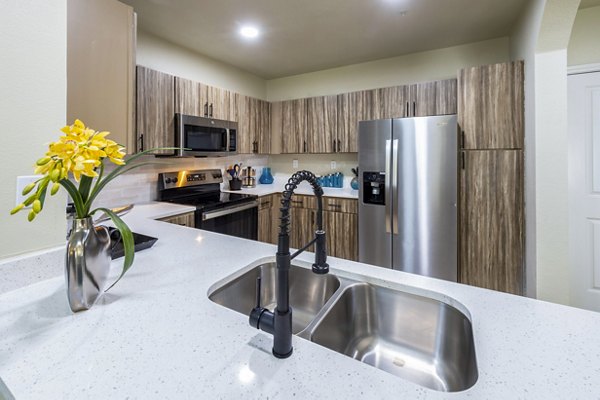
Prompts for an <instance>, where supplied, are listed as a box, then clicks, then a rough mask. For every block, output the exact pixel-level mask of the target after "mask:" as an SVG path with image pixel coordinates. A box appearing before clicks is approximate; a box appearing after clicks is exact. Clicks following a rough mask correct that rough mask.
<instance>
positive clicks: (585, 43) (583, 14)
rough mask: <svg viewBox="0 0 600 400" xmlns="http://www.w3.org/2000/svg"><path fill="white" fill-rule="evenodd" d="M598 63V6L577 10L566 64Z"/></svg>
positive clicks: (599, 38) (599, 47)
mask: <svg viewBox="0 0 600 400" xmlns="http://www.w3.org/2000/svg"><path fill="white" fill-rule="evenodd" d="M594 63H600V6H598V7H590V8H584V9H583V10H579V11H578V12H577V16H576V17H575V24H574V25H573V32H572V33H571V40H570V41H569V48H568V64H569V65H581V64H594Z"/></svg>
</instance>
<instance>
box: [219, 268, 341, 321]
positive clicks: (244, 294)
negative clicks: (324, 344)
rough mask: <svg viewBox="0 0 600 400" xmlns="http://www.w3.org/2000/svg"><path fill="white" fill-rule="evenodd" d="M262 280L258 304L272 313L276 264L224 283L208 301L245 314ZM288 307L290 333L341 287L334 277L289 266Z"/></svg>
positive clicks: (315, 312)
mask: <svg viewBox="0 0 600 400" xmlns="http://www.w3.org/2000/svg"><path fill="white" fill-rule="evenodd" d="M259 276H260V277H261V282H262V288H261V296H260V298H261V305H262V306H263V307H265V308H268V309H270V310H273V308H275V303H276V292H275V283H276V276H277V268H276V264H275V263H267V264H261V265H259V266H257V267H255V268H253V269H251V270H250V271H248V272H246V273H245V274H244V275H242V276H240V277H238V278H236V279H234V280H232V281H231V282H228V283H226V284H224V285H223V286H221V287H219V288H217V289H216V290H215V291H214V292H212V293H211V294H210V295H209V296H208V298H209V299H210V300H212V301H214V302H215V303H217V304H220V305H222V306H224V307H227V308H230V309H232V310H235V311H238V312H240V313H242V314H244V315H249V314H250V311H251V310H252V308H253V307H254V306H255V305H256V278H258V277H259ZM289 279H290V305H291V307H292V309H293V314H292V331H293V333H298V332H300V331H302V330H303V329H304V328H306V326H308V324H309V323H310V322H311V321H312V320H313V319H314V318H315V317H316V315H317V313H318V312H319V311H320V310H321V309H322V308H323V306H324V305H325V303H326V302H327V300H329V299H330V298H331V296H333V294H334V293H335V291H336V290H337V289H338V288H339V287H340V281H339V280H338V278H336V277H335V276H334V275H331V274H328V275H317V274H314V273H313V272H312V271H311V270H309V269H306V268H302V267H298V266H295V265H292V267H291V268H290V278H289Z"/></svg>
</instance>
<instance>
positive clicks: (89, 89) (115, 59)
mask: <svg viewBox="0 0 600 400" xmlns="http://www.w3.org/2000/svg"><path fill="white" fill-rule="evenodd" d="M67 20H68V23H67V122H68V123H69V124H71V123H73V121H74V120H75V119H76V118H78V119H81V120H82V121H83V122H84V123H85V124H86V125H89V126H91V127H92V128H94V129H97V130H102V131H109V132H110V133H111V134H110V136H109V138H110V139H112V140H114V141H116V142H117V143H121V144H123V145H124V146H125V147H126V151H127V153H129V154H131V153H134V152H135V151H136V145H135V123H134V122H135V117H134V115H135V103H134V102H135V47H136V33H135V32H136V25H135V15H134V13H133V8H131V7H129V6H127V5H125V4H123V3H121V2H118V1H116V0H88V1H79V0H68V1H67ZM90 21H93V23H90ZM42 63H43V61H42Z"/></svg>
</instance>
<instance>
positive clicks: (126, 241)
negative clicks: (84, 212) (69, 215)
mask: <svg viewBox="0 0 600 400" xmlns="http://www.w3.org/2000/svg"><path fill="white" fill-rule="evenodd" d="M96 211H103V212H105V213H106V215H108V216H109V217H110V219H111V220H112V222H113V223H114V224H115V227H116V228H117V229H118V230H119V233H121V240H122V241H123V248H124V250H125V257H124V259H123V271H121V275H119V277H118V278H117V280H116V281H114V282H113V284H112V285H110V286H109V287H108V289H106V290H105V292H108V291H109V290H110V289H111V288H112V287H113V286H115V285H116V283H117V282H119V281H120V280H121V278H122V277H123V276H124V275H125V273H126V272H127V271H128V270H129V268H131V265H132V264H133V259H134V255H135V251H134V243H133V233H131V229H129V227H128V226H127V224H126V223H125V222H123V220H122V219H121V217H119V216H118V215H117V214H115V213H114V212H113V211H112V210H110V209H108V208H102V207H101V208H96V209H95V210H94V211H92V212H91V213H90V215H93V214H94V213H95V212H96Z"/></svg>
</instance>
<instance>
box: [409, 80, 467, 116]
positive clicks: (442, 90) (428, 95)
mask: <svg viewBox="0 0 600 400" xmlns="http://www.w3.org/2000/svg"><path fill="white" fill-rule="evenodd" d="M456 85H457V80H456V79H447V80H441V81H432V82H423V83H417V84H414V85H410V86H407V87H406V89H405V92H408V95H407V103H406V109H405V113H404V115H405V116H408V117H428V116H434V115H448V114H456V112H457V106H456V101H457V100H456V96H457V89H456Z"/></svg>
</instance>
